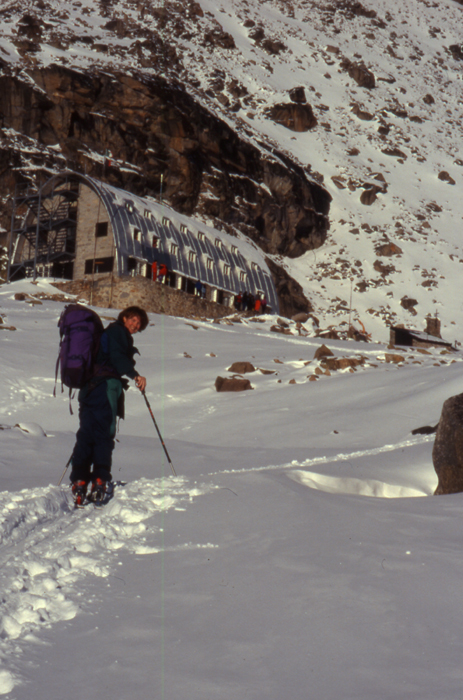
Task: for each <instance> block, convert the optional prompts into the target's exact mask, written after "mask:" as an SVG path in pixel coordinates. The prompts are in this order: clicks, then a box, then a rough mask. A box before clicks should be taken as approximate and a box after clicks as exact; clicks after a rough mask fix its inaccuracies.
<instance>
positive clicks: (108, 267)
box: [85, 257, 114, 275]
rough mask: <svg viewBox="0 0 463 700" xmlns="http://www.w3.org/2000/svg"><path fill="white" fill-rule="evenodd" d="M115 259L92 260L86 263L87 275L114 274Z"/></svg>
mask: <svg viewBox="0 0 463 700" xmlns="http://www.w3.org/2000/svg"><path fill="white" fill-rule="evenodd" d="M94 263H95V265H94ZM113 264H114V258H112V257H111V258H96V259H95V260H93V258H90V260H86V261H85V274H86V275H92V274H93V273H94V272H112V270H113Z"/></svg>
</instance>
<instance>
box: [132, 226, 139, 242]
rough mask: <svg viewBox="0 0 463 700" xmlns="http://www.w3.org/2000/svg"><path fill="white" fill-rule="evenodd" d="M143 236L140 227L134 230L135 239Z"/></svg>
mask: <svg viewBox="0 0 463 700" xmlns="http://www.w3.org/2000/svg"><path fill="white" fill-rule="evenodd" d="M140 236H141V231H140V229H139V228H134V230H133V239H134V241H139V240H140Z"/></svg>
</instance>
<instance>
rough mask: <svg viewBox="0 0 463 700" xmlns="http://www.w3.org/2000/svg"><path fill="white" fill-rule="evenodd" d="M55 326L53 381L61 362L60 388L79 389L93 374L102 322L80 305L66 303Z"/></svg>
mask: <svg viewBox="0 0 463 700" xmlns="http://www.w3.org/2000/svg"><path fill="white" fill-rule="evenodd" d="M58 328H59V334H60V339H61V340H60V348H59V355H58V359H57V361H56V373H55V382H56V379H57V377H58V368H59V366H60V365H61V387H62V385H63V384H64V385H65V386H67V387H69V389H81V388H82V387H83V386H84V384H86V383H87V382H88V380H89V379H90V378H91V377H92V376H93V370H94V365H95V360H96V356H97V354H98V349H99V347H100V338H101V335H102V333H103V331H104V328H103V323H102V321H101V319H100V317H99V316H98V314H97V313H95V311H92V310H91V309H88V308H87V307H86V306H82V305H81V304H69V305H68V306H66V307H65V308H64V311H63V313H62V314H61V316H60V319H59V321H58ZM55 389H56V386H55ZM69 393H70V392H69Z"/></svg>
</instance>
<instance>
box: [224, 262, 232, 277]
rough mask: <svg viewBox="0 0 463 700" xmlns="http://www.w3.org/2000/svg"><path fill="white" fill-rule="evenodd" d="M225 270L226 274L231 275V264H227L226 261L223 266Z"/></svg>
mask: <svg viewBox="0 0 463 700" xmlns="http://www.w3.org/2000/svg"><path fill="white" fill-rule="evenodd" d="M223 272H224V275H229V274H230V265H227V263H225V265H224V266H223Z"/></svg>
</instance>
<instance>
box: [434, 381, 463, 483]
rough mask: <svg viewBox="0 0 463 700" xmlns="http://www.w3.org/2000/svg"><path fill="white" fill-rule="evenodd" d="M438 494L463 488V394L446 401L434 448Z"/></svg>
mask: <svg viewBox="0 0 463 700" xmlns="http://www.w3.org/2000/svg"><path fill="white" fill-rule="evenodd" d="M432 461H433V464H434V469H435V470H436V474H437V478H438V480H439V482H438V484H437V488H436V490H435V492H434V493H435V494H436V495H442V494H446V493H458V492H460V491H463V394H458V395H457V396H451V397H450V398H449V399H447V401H445V402H444V405H443V407H442V413H441V417H440V420H439V425H438V428H437V433H436V439H435V440H434V447H433V450H432Z"/></svg>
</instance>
